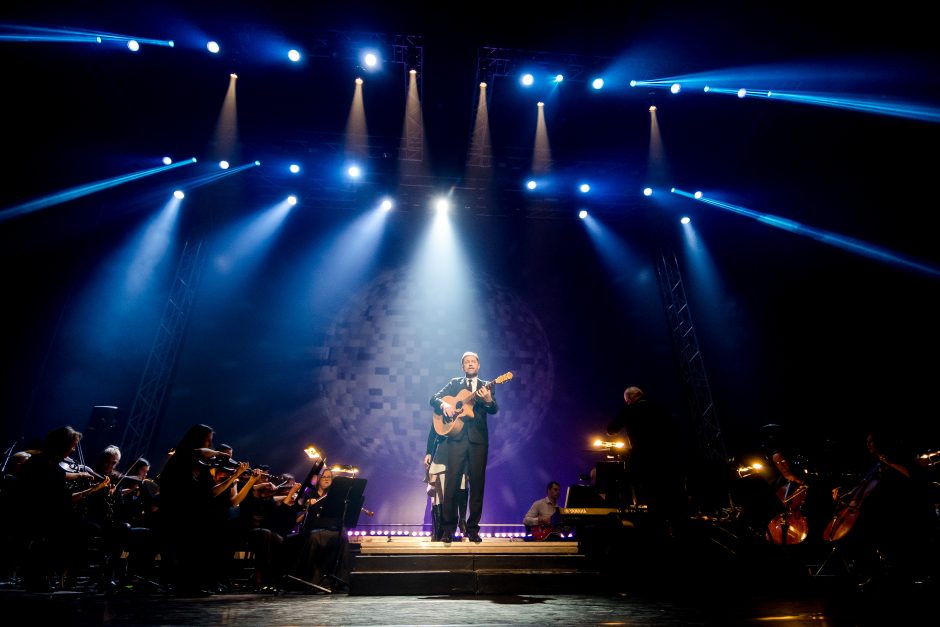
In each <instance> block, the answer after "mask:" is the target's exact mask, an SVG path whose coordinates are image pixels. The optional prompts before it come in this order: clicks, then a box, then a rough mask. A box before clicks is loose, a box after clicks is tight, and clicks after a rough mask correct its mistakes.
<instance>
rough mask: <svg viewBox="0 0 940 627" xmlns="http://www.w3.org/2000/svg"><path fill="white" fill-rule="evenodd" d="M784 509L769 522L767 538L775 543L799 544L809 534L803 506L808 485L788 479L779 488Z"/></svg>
mask: <svg viewBox="0 0 940 627" xmlns="http://www.w3.org/2000/svg"><path fill="white" fill-rule="evenodd" d="M777 498H779V499H780V501H781V502H782V503H783V507H784V511H783V512H782V513H780V514H778V515H776V516H774V517H773V518H772V519H771V520H770V522H769V523H767V534H766V536H767V539H768V540H770V542H772V543H773V544H799V543H800V542H802V541H803V540H805V539H806V537H807V536H808V535H809V523H808V522H807V520H806V515H805V514H803V512H802V511H801V508H802V507H803V504H804V503H805V502H806V486H805V485H804V484H798V483H794V482H792V481H788V482H787V483H786V485H783V486H781V487H780V488H779V489H778V490H777Z"/></svg>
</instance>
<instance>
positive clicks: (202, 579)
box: [160, 424, 229, 596]
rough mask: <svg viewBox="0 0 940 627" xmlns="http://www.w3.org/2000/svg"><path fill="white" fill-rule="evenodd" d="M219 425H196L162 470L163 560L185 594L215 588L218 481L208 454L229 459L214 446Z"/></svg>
mask: <svg viewBox="0 0 940 627" xmlns="http://www.w3.org/2000/svg"><path fill="white" fill-rule="evenodd" d="M214 434H215V431H214V430H213V429H212V427H210V426H209V425H206V424H195V425H193V426H191V427H190V428H189V429H188V430H187V431H186V433H185V434H183V436H182V437H181V438H180V440H179V442H178V443H177V445H176V446H175V447H174V448H173V453H172V455H170V458H169V459H168V460H167V462H166V464H165V465H164V466H163V470H162V471H161V472H160V512H161V536H160V537H161V550H160V556H161V558H162V560H161V562H162V563H163V564H164V566H165V567H166V569H167V571H168V573H167V575H168V579H169V581H168V583H170V584H171V586H172V588H173V592H174V593H176V594H178V595H182V596H208V595H210V594H212V593H213V590H211V588H212V587H213V585H214V583H215V582H213V580H212V579H213V576H214V575H215V571H214V564H213V561H212V560H213V558H214V557H215V556H216V554H217V553H216V551H215V550H214V547H215V546H216V538H215V528H214V526H213V522H214V520H215V519H214V518H213V499H214V497H215V496H216V495H217V494H218V493H219V492H221V491H223V490H224V489H225V488H227V487H229V486H227V485H226V486H224V487H223V488H221V489H220V490H219V492H216V488H217V485H216V482H215V480H214V479H213V477H212V473H211V472H210V466H209V463H208V460H211V459H228V457H227V456H226V455H225V454H224V453H223V452H222V451H218V450H216V449H214V448H213V447H212V440H213V436H214Z"/></svg>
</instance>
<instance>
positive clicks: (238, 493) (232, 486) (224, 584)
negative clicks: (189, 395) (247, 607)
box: [208, 444, 261, 591]
mask: <svg viewBox="0 0 940 627" xmlns="http://www.w3.org/2000/svg"><path fill="white" fill-rule="evenodd" d="M216 448H217V449H218V450H219V451H220V452H221V453H222V454H223V455H222V456H221V457H218V458H216V459H213V460H209V462H208V463H209V465H210V468H209V472H210V473H211V475H212V478H213V481H214V482H215V486H214V488H213V491H212V492H213V500H212V518H213V522H212V526H213V528H214V533H213V538H214V543H215V546H214V547H213V548H214V550H215V551H216V556H215V559H213V560H212V561H213V564H214V565H215V568H216V571H217V572H216V574H215V576H214V578H213V579H214V582H213V587H214V588H215V589H217V590H220V591H224V590H227V589H228V588H230V587H231V586H230V582H229V579H230V577H229V576H228V575H229V573H228V569H227V566H229V565H230V562H231V556H232V554H233V553H234V552H235V551H237V550H239V549H240V548H241V545H242V544H243V543H244V533H242V530H241V529H240V528H239V522H240V521H239V509H240V506H241V503H242V501H244V500H245V499H246V498H247V497H248V495H249V494H250V493H251V490H252V486H254V485H255V484H256V483H257V482H258V480H259V479H260V477H261V470H260V469H257V468H255V469H253V470H251V471H249V470H248V466H249V464H248V463H247V462H244V461H243V462H236V461H235V460H234V459H232V453H233V450H232V447H231V446H229V445H227V444H220V445H219V446H217V447H216ZM246 475H247V476H248V478H247V480H245V481H241V479H242V478H243V477H245V476H246Z"/></svg>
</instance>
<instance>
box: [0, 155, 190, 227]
mask: <svg viewBox="0 0 940 627" xmlns="http://www.w3.org/2000/svg"><path fill="white" fill-rule="evenodd" d="M193 163H196V158H195V157H193V158H192V159H190V160H188V161H180V162H179V163H171V164H170V165H163V166H160V167H158V168H149V169H147V170H141V171H140V172H133V173H131V174H125V175H123V176H116V177H114V178H110V179H105V180H104V181H98V182H96V183H89V184H88V185H79V186H78V187H72V188H71V189H67V190H65V191H61V192H58V193H56V194H52V195H50V196H44V197H42V198H38V199H36V200H31V201H30V202H27V203H23V204H21V205H17V206H15V207H10V208H8V209H4V210H2V211H0V222H4V221H6V220H10V219H12V218H16V217H18V216H22V215H25V214H27V213H32V212H34V211H38V210H39V209H45V208H46V207H51V206H52V205H58V204H61V203H64V202H68V201H70V200H75V199H76V198H81V197H82V196H88V195H89V194H94V193H95V192H100V191H102V190H105V189H109V188H111V187H116V186H118V185H123V184H124V183H129V182H131V181H136V180H137V179H141V178H144V177H147V176H152V175H154V174H160V173H161V172H166V171H167V170H172V169H173V168H179V167H182V166H185V165H190V164H193Z"/></svg>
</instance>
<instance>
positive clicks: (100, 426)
mask: <svg viewBox="0 0 940 627" xmlns="http://www.w3.org/2000/svg"><path fill="white" fill-rule="evenodd" d="M121 435H122V434H121V433H119V431H118V408H117V407H114V406H113V405H95V406H94V407H92V408H91V416H89V417H88V425H87V426H86V427H85V428H84V429H83V430H82V441H81V445H82V451H83V453H84V455H85V463H86V464H88V465H92V464H94V462H95V459H97V457H98V454H99V453H101V451H102V450H104V447H106V446H108V445H109V444H120V442H119V440H120V439H121ZM122 453H123V451H122Z"/></svg>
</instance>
